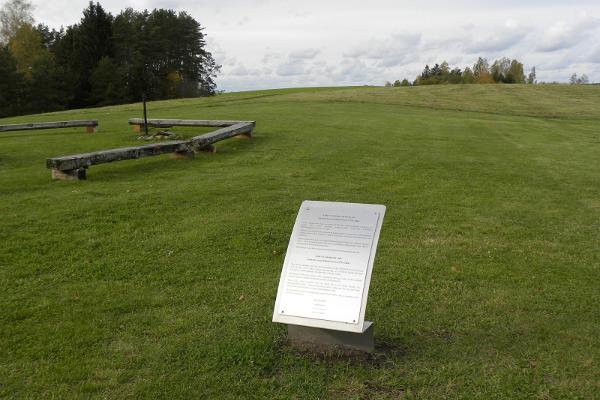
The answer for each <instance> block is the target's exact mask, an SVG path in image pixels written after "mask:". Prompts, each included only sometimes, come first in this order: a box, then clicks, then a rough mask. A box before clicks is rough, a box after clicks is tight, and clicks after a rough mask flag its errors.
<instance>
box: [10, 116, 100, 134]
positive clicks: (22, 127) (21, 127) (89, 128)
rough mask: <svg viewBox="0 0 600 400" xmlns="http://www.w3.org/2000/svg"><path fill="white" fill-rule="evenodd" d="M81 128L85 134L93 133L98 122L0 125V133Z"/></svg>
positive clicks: (78, 121)
mask: <svg viewBox="0 0 600 400" xmlns="http://www.w3.org/2000/svg"><path fill="white" fill-rule="evenodd" d="M80 126H83V127H85V128H86V132H88V133H94V132H96V130H97V129H98V120H96V119H93V120H74V121H54V122H34V123H29V124H9V125H0V132H9V131H30V130H34V129H57V128H73V127H80Z"/></svg>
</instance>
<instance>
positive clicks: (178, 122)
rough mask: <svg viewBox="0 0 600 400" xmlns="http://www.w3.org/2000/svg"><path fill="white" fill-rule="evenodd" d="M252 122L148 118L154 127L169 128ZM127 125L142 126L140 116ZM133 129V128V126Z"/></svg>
mask: <svg viewBox="0 0 600 400" xmlns="http://www.w3.org/2000/svg"><path fill="white" fill-rule="evenodd" d="M242 122H245V123H254V121H227V120H204V119H149V120H148V126H151V127H154V128H170V127H172V126H206V127H225V126H232V125H236V124H239V123H242ZM129 125H138V126H144V120H143V119H142V118H130V119H129ZM134 129H135V128H134Z"/></svg>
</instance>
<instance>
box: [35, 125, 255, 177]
mask: <svg viewBox="0 0 600 400" xmlns="http://www.w3.org/2000/svg"><path fill="white" fill-rule="evenodd" d="M236 122H237V121H236ZM254 126H255V123H254V121H245V122H237V123H236V124H233V125H231V126H227V127H224V128H221V129H218V130H216V131H214V132H210V133H206V134H204V135H199V136H195V137H193V138H192V139H190V140H186V141H170V142H162V143H152V144H147V145H142V146H134V147H123V148H118V149H111V150H100V151H95V152H91V153H83V154H75V155H70V156H62V157H55V158H49V159H47V160H46V167H47V168H49V169H51V170H52V179H60V180H65V179H77V180H78V179H85V178H86V169H87V168H88V167H90V166H92V165H95V164H104V163H109V162H114V161H121V160H131V159H136V158H141V157H149V156H157V155H160V154H167V153H171V154H173V158H177V159H180V158H190V157H193V155H194V152H198V151H208V152H211V153H214V152H215V151H216V150H215V148H214V146H213V144H214V143H216V142H218V141H221V140H224V139H227V138H230V137H233V136H240V135H241V136H245V137H251V136H252V131H253V129H254Z"/></svg>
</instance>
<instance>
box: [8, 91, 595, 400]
mask: <svg viewBox="0 0 600 400" xmlns="http://www.w3.org/2000/svg"><path fill="white" fill-rule="evenodd" d="M140 114H141V106H140V105H139V104H135V105H126V106H115V107H105V108H97V109H86V110H76V111H69V112H64V113H53V114H47V115H36V116H29V117H20V118H11V119H4V120H0V123H13V122H14V123H16V122H26V121H27V122H33V121H47V120H64V119H87V118H90V119H91V118H95V119H98V120H99V123H100V126H99V130H98V132H97V133H96V134H86V133H85V129H84V128H73V129H62V130H42V131H31V132H6V133H0V198H1V199H2V201H1V202H0V217H1V222H0V240H1V243H2V246H0V293H1V295H0V310H1V311H0V398H32V399H33V398H35V399H41V398H149V399H156V398H168V399H172V398H244V399H246V398H269V399H271V398H278V399H289V398H296V399H318V398H331V399H386V398H389V399H395V398H407V399H412V398H420V399H442V398H444V399H445V398H464V399H507V398H511V399H521V398H523V399H531V398H533V399H536V398H537V399H560V398H566V399H591V398H600V342H599V339H600V250H599V249H600V161H599V160H600V87H598V86H594V87H592V86H553V85H547V86H541V85H540V86H535V87H533V86H517V85H515V86H504V85H493V86H486V85H478V86H473V85H467V86H460V85H453V86H436V87H414V88H368V87H365V88H332V89H294V90H273V91H262V92H246V93H234V94H226V95H219V96H216V97H213V98H208V99H206V98H203V99H186V100H174V101H162V102H153V103H150V104H149V117H150V118H190V119H238V120H256V122H257V127H256V130H255V136H254V138H253V139H252V140H239V139H231V140H228V141H224V142H220V143H218V144H217V149H218V152H217V154H214V155H210V154H200V155H198V156H197V157H196V158H195V159H194V160H181V161H175V160H171V159H170V158H169V156H168V155H165V156H158V157H150V158H145V159H140V160H131V161H123V162H117V163H112V164H104V165H97V166H92V167H91V168H90V169H89V170H88V179H87V180H86V181H79V182H73V181H71V182H62V181H51V179H50V171H49V170H47V169H46V168H45V159H46V158H48V157H54V156H61V155H68V154H74V153H80V152H85V151H93V150H101V149H108V148H114V147H122V146H131V145H136V144H138V143H140V141H138V140H137V139H136V134H135V133H133V132H132V131H131V128H130V127H129V126H128V125H127V119H128V118H131V117H140ZM181 131H182V132H183V134H184V135H187V136H191V135H193V134H194V132H195V131H194V130H189V129H187V130H181ZM187 136H186V137H187ZM144 143H146V142H144ZM307 199H310V200H328V201H344V202H360V203H377V204H384V205H386V206H387V212H386V217H385V220H384V224H383V229H382V233H381V238H380V242H379V249H378V253H377V258H376V260H375V267H374V270H373V279H372V283H371V291H370V295H369V304H368V307H367V319H369V320H373V321H375V324H376V325H375V335H376V345H377V353H376V354H375V355H374V356H372V357H367V358H362V359H359V358H344V357H340V356H335V355H328V356H317V355H311V354H303V353H300V352H298V351H296V350H294V349H292V348H289V347H288V346H287V345H286V343H285V341H286V330H285V326H282V325H278V324H273V323H272V322H271V315H272V311H273V306H274V302H275V294H276V291H277V285H278V282H279V274H280V272H281V267H282V263H283V258H284V255H285V250H286V247H287V243H288V239H289V235H290V233H291V230H292V226H293V223H294V219H295V216H296V213H297V211H298V207H299V206H300V203H301V202H302V201H303V200H307Z"/></svg>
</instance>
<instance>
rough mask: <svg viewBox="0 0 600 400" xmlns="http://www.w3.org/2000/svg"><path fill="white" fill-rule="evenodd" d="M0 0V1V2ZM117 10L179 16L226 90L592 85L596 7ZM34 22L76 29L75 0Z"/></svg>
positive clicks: (360, 1)
mask: <svg viewBox="0 0 600 400" xmlns="http://www.w3.org/2000/svg"><path fill="white" fill-rule="evenodd" d="M2 2H3V1H0V3H2ZM100 3H101V4H102V6H103V7H104V8H105V9H106V10H108V11H110V12H111V13H112V14H113V15H116V14H118V13H119V12H120V10H121V9H123V8H126V7H132V8H134V9H136V10H143V9H148V10H152V9H153V8H171V9H175V10H179V11H187V12H188V13H189V14H191V15H192V16H193V17H194V18H195V19H196V20H197V21H198V22H200V24H201V25H202V26H204V27H205V31H204V32H205V33H206V34H207V41H208V50H209V51H211V52H212V53H213V56H214V58H215V59H216V61H217V63H219V64H221V65H223V68H222V71H221V73H220V74H219V77H218V78H217V85H218V88H219V89H222V90H227V91H237V90H249V89H262V88H276V87H294V86H326V85H330V86H341V85H382V84H383V83H384V82H385V81H386V80H388V81H394V80H396V79H402V78H405V77H406V78H408V79H409V80H413V79H414V77H415V76H416V75H417V74H418V73H419V72H420V71H421V70H422V69H423V67H424V66H425V64H429V65H432V64H434V63H436V62H438V63H441V62H442V61H444V60H446V61H448V63H449V64H450V66H458V67H460V68H463V67H465V66H467V65H469V66H472V65H473V63H474V62H475V60H476V59H477V57H478V56H482V57H486V58H487V59H488V60H490V64H491V62H493V60H494V59H496V58H499V57H502V56H506V57H509V58H517V59H519V60H520V61H522V62H523V63H524V64H525V68H526V73H528V72H529V70H530V69H531V67H532V66H534V65H535V67H536V69H537V77H538V80H543V81H559V82H566V81H568V79H569V77H570V75H571V74H572V73H574V72H576V73H578V74H579V75H581V74H584V73H585V74H587V75H588V77H589V78H590V80H591V81H593V82H600V0H573V1H570V2H569V1H567V0H562V1H558V0H545V1H542V0H531V1H530V0H521V1H517V0H501V1H500V0H491V1H479V0H453V1H447V0H446V1H439V0H429V1H422V0H421V1H416V0H405V1H393V0H370V1H365V0H356V1H355V0H344V1H341V0H340V1H338V0H330V1H327V0H319V1H317V0H300V1H298V0H294V1H275V0H244V1H241V0H212V1H203V0H202V1H189V2H184V1H181V0H121V1H117V0H105V1H101V2H100ZM33 4H34V6H35V11H34V17H35V19H36V22H43V23H45V24H47V25H49V26H50V27H54V28H59V27H60V26H61V25H62V26H68V25H71V24H73V23H76V22H78V21H79V20H80V18H81V16H82V10H83V9H84V8H85V7H86V6H87V4H88V2H87V1H85V0H54V1H51V2H47V1H45V2H42V1H40V0H33Z"/></svg>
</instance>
